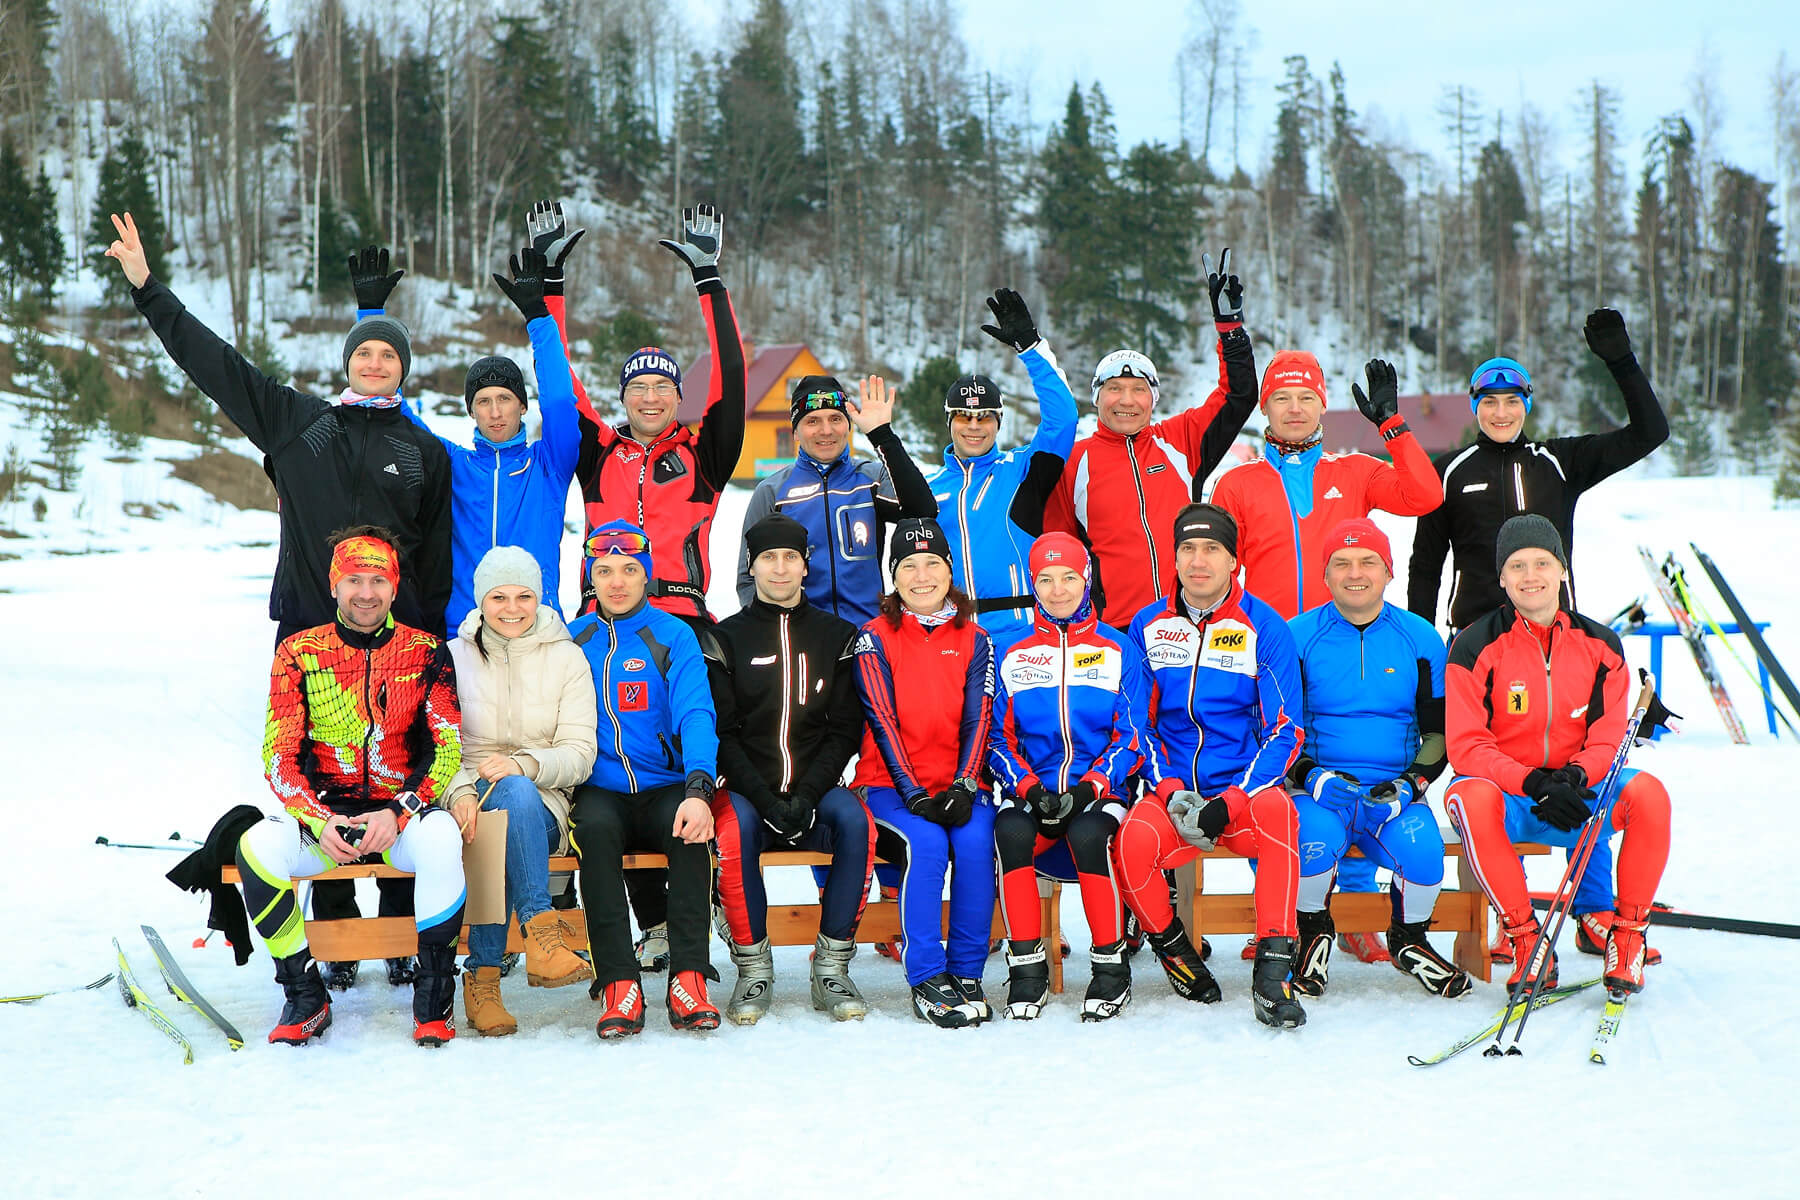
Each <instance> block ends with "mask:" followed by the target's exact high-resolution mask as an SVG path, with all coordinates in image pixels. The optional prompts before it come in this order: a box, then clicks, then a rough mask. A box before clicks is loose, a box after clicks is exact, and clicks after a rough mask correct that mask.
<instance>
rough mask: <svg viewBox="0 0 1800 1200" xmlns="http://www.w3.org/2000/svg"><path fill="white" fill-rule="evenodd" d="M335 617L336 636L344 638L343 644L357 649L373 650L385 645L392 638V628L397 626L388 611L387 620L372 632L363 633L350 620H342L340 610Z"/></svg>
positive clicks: (392, 615)
mask: <svg viewBox="0 0 1800 1200" xmlns="http://www.w3.org/2000/svg"><path fill="white" fill-rule="evenodd" d="M335 619H336V623H337V631H338V636H339V637H341V638H343V639H344V645H346V646H350V647H353V648H354V649H357V650H374V649H378V648H379V647H381V646H385V645H387V644H388V642H390V641H392V640H393V638H394V630H395V628H397V625H396V622H395V621H394V614H393V613H391V612H390V613H388V615H387V620H386V621H384V622H383V623H382V625H381V628H379V629H377V630H375V631H374V632H373V633H364V632H363V631H362V630H360V629H357V628H356V627H355V626H353V625H351V624H350V622H348V621H346V620H344V614H343V613H341V612H340V613H337V614H336V617H335Z"/></svg>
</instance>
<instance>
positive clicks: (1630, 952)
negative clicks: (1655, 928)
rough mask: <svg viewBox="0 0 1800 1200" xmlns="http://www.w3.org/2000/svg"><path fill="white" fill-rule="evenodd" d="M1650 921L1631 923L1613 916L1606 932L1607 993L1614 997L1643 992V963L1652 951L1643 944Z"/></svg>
mask: <svg viewBox="0 0 1800 1200" xmlns="http://www.w3.org/2000/svg"><path fill="white" fill-rule="evenodd" d="M1649 924H1650V922H1649V921H1648V920H1638V921H1631V920H1627V919H1626V918H1625V917H1624V916H1622V915H1620V914H1618V913H1614V914H1613V919H1612V927H1611V928H1610V929H1608V930H1607V931H1606V976H1605V983H1606V990H1607V992H1609V993H1610V994H1612V995H1614V996H1620V995H1624V994H1626V993H1629V992H1641V991H1643V990H1644V964H1645V962H1646V961H1648V958H1649V948H1648V947H1647V946H1645V945H1644V930H1645V929H1646V928H1648V927H1649Z"/></svg>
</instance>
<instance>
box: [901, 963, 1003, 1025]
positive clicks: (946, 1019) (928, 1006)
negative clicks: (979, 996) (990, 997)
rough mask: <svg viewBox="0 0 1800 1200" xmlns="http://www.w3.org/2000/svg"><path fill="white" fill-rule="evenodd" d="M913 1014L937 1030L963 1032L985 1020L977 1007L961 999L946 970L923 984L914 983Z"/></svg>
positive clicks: (960, 993)
mask: <svg viewBox="0 0 1800 1200" xmlns="http://www.w3.org/2000/svg"><path fill="white" fill-rule="evenodd" d="M912 1005H913V1015H914V1016H916V1017H918V1018H919V1019H920V1020H921V1021H930V1022H931V1023H932V1024H933V1025H936V1026H937V1027H938V1028H939V1029H964V1028H967V1027H969V1026H972V1025H979V1024H980V1023H981V1022H982V1021H984V1020H986V1019H987V1016H986V1014H985V1013H984V1012H983V1011H982V1009H983V1008H986V1007H987V1006H986V1003H985V1002H984V1003H983V1004H982V1007H981V1008H977V1007H976V1006H975V1005H974V1004H971V1003H970V1002H969V998H968V997H967V996H964V995H963V993H962V989H961V988H960V987H958V986H957V983H956V979H955V977H954V976H952V975H951V974H950V972H948V971H940V972H938V973H937V974H936V975H933V976H932V977H931V978H930V979H927V980H925V981H924V982H923V983H916V984H914V985H913V990H912Z"/></svg>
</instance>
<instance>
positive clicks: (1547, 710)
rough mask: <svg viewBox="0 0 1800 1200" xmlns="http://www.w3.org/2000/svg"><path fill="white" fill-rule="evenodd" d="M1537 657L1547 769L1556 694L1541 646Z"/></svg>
mask: <svg viewBox="0 0 1800 1200" xmlns="http://www.w3.org/2000/svg"><path fill="white" fill-rule="evenodd" d="M1520 619H1521V620H1523V619H1525V618H1523V617H1521V618H1520ZM1526 632H1528V633H1529V632H1530V631H1529V630H1527V631H1526ZM1531 642H1532V645H1534V646H1535V645H1537V638H1536V636H1533V637H1532V639H1531ZM1550 649H1551V650H1554V649H1556V626H1555V625H1552V626H1550ZM1538 657H1539V658H1542V659H1543V660H1544V765H1545V766H1546V767H1547V766H1549V765H1550V723H1551V722H1552V721H1554V720H1555V719H1556V693H1555V690H1554V686H1553V685H1552V684H1551V682H1550V655H1549V653H1548V652H1546V651H1545V650H1544V648H1543V647H1542V646H1538Z"/></svg>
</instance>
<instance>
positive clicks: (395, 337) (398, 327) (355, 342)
mask: <svg viewBox="0 0 1800 1200" xmlns="http://www.w3.org/2000/svg"><path fill="white" fill-rule="evenodd" d="M364 342H386V343H387V344H388V345H390V346H392V347H393V348H394V353H395V354H398V355H399V356H400V382H402V383H405V382H406V377H407V376H408V375H411V374H412V334H411V333H410V332H409V331H408V330H407V328H406V326H405V324H404V323H402V322H401V321H400V320H399V319H398V318H396V317H390V316H388V315H387V314H386V313H377V314H375V315H374V316H372V317H364V318H363V319H362V320H360V321H358V322H357V323H356V324H354V325H352V326H351V327H350V332H349V334H348V335H346V336H345V338H344V374H346V375H348V374H349V373H350V356H351V355H352V354H354V353H355V352H356V348H357V347H358V346H360V345H362V344H363V343H364Z"/></svg>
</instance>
